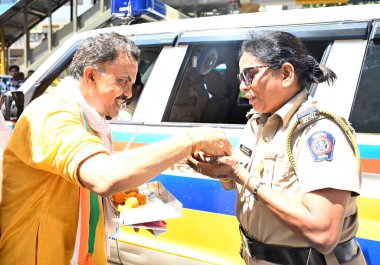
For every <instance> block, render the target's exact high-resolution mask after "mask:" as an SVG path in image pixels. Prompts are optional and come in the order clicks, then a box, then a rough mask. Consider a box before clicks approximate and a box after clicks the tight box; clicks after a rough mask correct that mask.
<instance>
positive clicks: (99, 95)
mask: <svg viewBox="0 0 380 265" xmlns="http://www.w3.org/2000/svg"><path fill="white" fill-rule="evenodd" d="M139 54H140V50H139V49H138V47H137V46H136V45H135V44H134V43H133V42H132V41H131V40H129V39H127V38H126V37H125V36H122V35H119V34H117V33H115V32H111V33H100V34H97V35H94V36H92V37H89V38H88V39H86V40H85V41H84V42H83V44H82V45H81V47H80V48H79V49H78V50H77V51H76V53H75V55H74V57H73V59H72V62H71V65H70V72H71V74H70V76H68V77H66V78H64V79H63V80H62V81H61V82H60V83H59V84H58V86H57V87H56V88H55V89H54V90H52V91H51V92H50V93H45V94H43V95H41V96H40V97H38V98H37V99H35V100H34V101H32V102H31V104H29V105H28V106H27V107H26V109H25V110H24V112H23V114H22V115H21V117H20V119H19V120H18V122H17V124H16V126H15V128H14V131H13V133H12V135H11V138H10V140H9V142H8V145H7V147H6V149H5V152H4V164H3V165H4V171H3V172H4V181H3V188H2V194H3V201H2V203H1V206H0V233H1V238H0V246H1V248H0V264H13V263H17V264H55V265H59V264H62V265H63V264H97V265H99V264H107V254H109V244H108V243H109V242H108V241H107V240H106V238H107V239H108V238H109V237H110V236H114V234H113V233H115V230H112V225H111V224H110V223H109V222H112V220H109V218H107V217H108V215H107V214H108V213H109V211H111V212H113V209H112V207H111V206H110V201H109V198H108V196H110V195H112V194H116V193H119V192H122V191H126V190H130V189H132V188H134V187H137V186H139V185H141V184H143V183H145V182H147V181H149V180H150V179H152V178H153V177H155V176H156V175H158V174H159V173H160V172H162V171H163V170H165V169H167V168H168V167H169V166H171V165H172V164H174V163H176V162H177V161H179V160H181V159H183V158H185V157H186V156H187V155H188V154H190V153H191V152H193V151H194V150H202V151H204V152H207V153H211V154H213V155H219V156H220V155H223V154H231V153H232V147H231V144H230V143H229V142H228V140H227V138H226V136H225V134H224V131H223V130H221V129H214V128H207V127H198V128H192V129H189V130H188V131H187V132H185V133H182V134H177V135H176V136H173V137H172V138H168V139H165V140H163V141H160V142H156V143H154V144H151V145H148V146H144V147H141V148H135V149H132V150H126V151H121V152H117V153H112V139H111V131H110V127H109V124H108V122H107V121H106V119H105V116H111V117H116V116H117V115H118V113H119V110H120V106H121V104H122V103H124V102H125V101H126V100H127V99H128V98H130V97H131V96H132V84H133V83H135V79H136V73H137V65H138V60H139ZM36 114H38V115H36ZM21 139H22V140H21ZM15 168H17V170H15ZM106 229H107V230H106ZM108 229H111V230H110V231H109V230H108ZM106 231H107V232H106ZM106 246H108V248H107V247H106Z"/></svg>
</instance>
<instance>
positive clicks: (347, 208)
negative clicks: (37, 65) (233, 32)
mask: <svg viewBox="0 0 380 265" xmlns="http://www.w3.org/2000/svg"><path fill="white" fill-rule="evenodd" d="M239 68H240V73H239V75H238V78H239V80H240V82H241V83H240V90H241V91H242V92H243V93H244V96H245V97H246V98H247V99H248V100H249V103H250V104H251V105H252V110H251V111H249V113H248V114H249V117H250V118H249V120H248V123H247V125H246V127H245V131H244V133H243V136H242V138H241V140H240V143H239V144H238V145H237V148H236V150H235V151H234V154H233V156H226V157H222V158H219V159H217V161H216V163H215V164H211V163H204V162H201V161H198V160H197V159H195V158H194V157H192V156H190V157H189V158H188V159H189V160H188V163H189V165H190V166H191V167H193V168H194V169H195V170H197V171H198V172H201V173H203V174H205V175H208V176H211V177H213V178H217V179H220V180H221V183H222V185H223V186H224V188H226V189H233V188H235V189H236V191H237V193H238V196H237V200H236V215H237V218H238V220H239V222H240V231H241V238H242V253H241V255H242V257H243V259H244V261H245V262H246V264H309V265H310V264H328V265H330V264H346V265H347V264H352V265H353V264H366V261H365V259H364V256H363V253H362V251H361V249H360V247H359V245H358V242H357V240H356V233H357V231H358V225H359V224H358V212H357V204H356V199H357V196H358V195H359V193H360V183H361V172H360V158H359V153H358V147H357V144H356V141H355V136H354V132H353V129H352V128H351V127H350V125H349V124H348V122H346V121H345V120H344V119H341V118H340V117H338V116H335V115H333V114H330V113H329V112H327V111H324V110H322V109H319V108H318V104H317V102H316V101H314V100H313V99H311V98H310V97H308V91H307V89H306V88H308V87H310V84H312V83H321V82H328V83H330V84H331V83H333V82H334V80H335V79H336V75H335V73H334V72H333V71H332V70H330V69H329V68H328V67H326V66H325V65H321V64H319V63H318V62H317V61H316V60H315V59H314V58H313V57H312V56H311V55H308V52H307V50H306V48H305V46H304V44H303V43H302V42H301V40H300V39H298V38H297V37H295V36H294V35H292V34H289V33H286V32H268V33H263V34H257V35H256V34H255V35H254V36H252V39H250V40H247V41H245V42H244V43H243V44H242V47H241V50H240V61H239Z"/></svg>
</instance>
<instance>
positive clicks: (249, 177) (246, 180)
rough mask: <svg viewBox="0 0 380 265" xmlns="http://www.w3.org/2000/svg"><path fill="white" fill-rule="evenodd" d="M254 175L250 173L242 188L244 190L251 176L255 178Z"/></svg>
mask: <svg viewBox="0 0 380 265" xmlns="http://www.w3.org/2000/svg"><path fill="white" fill-rule="evenodd" d="M253 177H254V176H253V175H250V176H249V177H248V178H247V180H246V181H245V183H244V185H243V188H242V191H243V192H244V191H245V186H247V184H248V182H249V180H250V179H251V178H253Z"/></svg>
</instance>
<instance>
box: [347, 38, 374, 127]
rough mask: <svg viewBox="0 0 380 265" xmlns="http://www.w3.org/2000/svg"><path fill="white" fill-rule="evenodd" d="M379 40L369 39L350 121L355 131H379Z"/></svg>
mask: <svg viewBox="0 0 380 265" xmlns="http://www.w3.org/2000/svg"><path fill="white" fill-rule="evenodd" d="M379 84H380V42H374V41H370V43H369V45H368V48H367V54H366V57H365V60H364V65H363V69H362V74H361V77H360V81H359V86H358V89H357V91H356V96H355V100H354V105H353V108H352V110H351V115H350V119H349V120H350V122H351V123H352V125H353V127H354V128H355V130H356V131H357V132H362V133H380V85H379Z"/></svg>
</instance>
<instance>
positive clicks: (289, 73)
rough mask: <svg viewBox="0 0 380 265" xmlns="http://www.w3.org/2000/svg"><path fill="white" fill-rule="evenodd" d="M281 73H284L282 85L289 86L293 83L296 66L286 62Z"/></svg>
mask: <svg viewBox="0 0 380 265" xmlns="http://www.w3.org/2000/svg"><path fill="white" fill-rule="evenodd" d="M281 74H282V78H283V80H282V86H283V87H286V88H287V87H289V86H291V85H292V84H293V82H294V79H295V72H294V67H293V65H291V64H290V63H284V64H283V65H282V66H281Z"/></svg>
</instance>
